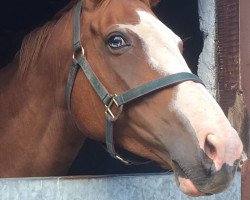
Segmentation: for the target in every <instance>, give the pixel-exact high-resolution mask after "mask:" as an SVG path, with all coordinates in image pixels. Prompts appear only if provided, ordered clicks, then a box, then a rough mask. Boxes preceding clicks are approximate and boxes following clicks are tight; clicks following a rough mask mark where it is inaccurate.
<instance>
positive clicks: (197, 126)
mask: <svg viewBox="0 0 250 200" xmlns="http://www.w3.org/2000/svg"><path fill="white" fill-rule="evenodd" d="M137 12H138V15H139V18H140V22H139V23H138V24H137V25H126V24H121V25H119V26H120V27H121V28H127V29H129V30H131V31H133V32H134V33H136V34H137V35H138V36H139V37H140V39H141V40H142V43H143V46H144V50H145V53H146V55H147V57H148V61H149V63H150V66H151V67H152V69H153V70H156V71H158V72H159V73H160V74H163V75H168V74H175V73H178V72H190V69H189V68H188V66H187V64H186V62H185V60H184V58H183V56H182V54H181V52H180V49H179V48H178V45H179V43H180V42H181V39H180V38H179V37H178V36H177V35H175V34H174V33H173V32H172V31H171V30H170V29H169V28H168V27H166V26H165V25H164V24H163V23H161V22H160V21H159V20H158V19H157V18H156V17H155V16H153V15H152V14H150V13H147V12H145V11H137ZM175 95H176V96H175V98H173V100H172V103H171V105H169V106H170V109H171V110H172V111H173V112H174V113H176V114H177V115H178V117H179V118H180V119H182V122H183V123H186V126H187V127H189V126H190V125H191V126H192V127H193V129H194V130H195V132H196V135H197V138H198V140H199V143H200V147H201V148H202V149H203V148H204V143H205V140H206V137H207V134H215V135H216V136H218V138H219V139H220V141H226V140H227V141H226V144H228V145H234V142H233V141H230V140H232V138H236V137H235V136H236V132H235V130H234V129H233V128H232V127H231V125H230V123H229V121H228V120H227V118H226V117H225V115H224V113H223V111H222V110H221V108H220V107H219V105H218V104H217V102H216V101H215V100H214V99H213V98H212V96H211V95H210V94H209V93H208V91H207V90H206V89H205V87H204V86H202V85H201V84H198V83H194V82H191V81H187V82H184V83H182V84H179V85H178V86H176V94H175ZM226 148H227V151H228V149H230V147H228V146H227V147H226ZM231 149H232V151H234V150H235V146H232V148H231ZM222 151H223V150H222ZM224 151H225V149H224ZM233 154H235V153H234V152H229V153H227V155H225V154H224V152H223V153H222V154H221V156H222V157H221V158H218V163H216V165H217V166H216V167H217V169H219V168H220V167H221V164H222V163H219V162H221V161H224V162H227V163H228V164H232V163H233V162H234V160H235V157H236V155H233ZM230 156H231V157H230Z"/></svg>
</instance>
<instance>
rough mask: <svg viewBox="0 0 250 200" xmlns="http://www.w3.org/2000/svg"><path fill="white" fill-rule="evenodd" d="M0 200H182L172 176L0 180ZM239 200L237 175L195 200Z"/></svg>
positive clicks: (238, 178)
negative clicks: (228, 184) (222, 189)
mask: <svg viewBox="0 0 250 200" xmlns="http://www.w3.org/2000/svg"><path fill="white" fill-rule="evenodd" d="M0 199H1V200H80V199H81V200H127V199H128V200H133V199H135V200H186V199H197V198H190V197H187V196H185V195H184V194H182V193H181V192H180V191H179V190H178V188H177V186H176V183H175V180H174V177H173V175H165V174H148V175H147V174H143V175H119V176H99V177H86V176H85V177H55V178H21V179H0ZM200 199H202V200H225V199H227V200H240V174H237V175H236V178H235V180H234V183H233V185H232V186H231V187H230V188H229V189H228V190H227V191H226V192H224V193H222V194H219V195H213V196H210V197H199V200H200Z"/></svg>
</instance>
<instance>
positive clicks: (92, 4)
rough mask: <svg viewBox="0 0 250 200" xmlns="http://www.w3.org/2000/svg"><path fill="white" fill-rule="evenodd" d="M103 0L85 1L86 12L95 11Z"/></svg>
mask: <svg viewBox="0 0 250 200" xmlns="http://www.w3.org/2000/svg"><path fill="white" fill-rule="evenodd" d="M101 1H102V0H85V1H84V3H83V7H84V8H85V9H86V10H94V9H95V8H96V7H97V5H98V4H99V3H100V2H101Z"/></svg>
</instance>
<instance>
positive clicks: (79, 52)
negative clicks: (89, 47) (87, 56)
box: [72, 46, 84, 59]
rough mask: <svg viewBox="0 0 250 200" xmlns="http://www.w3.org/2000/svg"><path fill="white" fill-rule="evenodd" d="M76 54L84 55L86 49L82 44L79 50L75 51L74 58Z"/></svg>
mask: <svg viewBox="0 0 250 200" xmlns="http://www.w3.org/2000/svg"><path fill="white" fill-rule="evenodd" d="M76 54H77V55H79V54H81V55H84V49H83V47H82V46H80V47H79V49H78V50H76V51H74V52H73V56H72V58H73V59H75V58H76Z"/></svg>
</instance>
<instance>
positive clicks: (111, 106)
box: [65, 0, 203, 165]
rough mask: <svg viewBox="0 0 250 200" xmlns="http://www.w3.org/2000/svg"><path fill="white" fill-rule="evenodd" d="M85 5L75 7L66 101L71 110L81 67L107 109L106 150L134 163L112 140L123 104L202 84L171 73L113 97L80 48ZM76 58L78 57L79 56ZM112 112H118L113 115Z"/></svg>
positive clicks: (127, 161)
mask: <svg viewBox="0 0 250 200" xmlns="http://www.w3.org/2000/svg"><path fill="white" fill-rule="evenodd" d="M82 5H83V1H82V0H79V1H78V3H77V5H76V7H75V14H74V35H73V50H74V52H73V61H72V67H71V70H70V73H69V76H68V80H67V85H66V95H65V96H66V101H67V106H68V109H69V111H70V110H71V109H70V108H71V92H72V88H73V85H74V81H75V78H76V74H77V71H78V69H79V66H80V67H81V69H82V70H83V72H84V74H85V75H86V77H87V79H88V80H89V81H90V83H91V85H92V87H93V88H94V90H95V91H96V93H97V94H98V95H99V97H100V99H101V100H102V102H103V103H104V106H105V108H106V111H105V119H106V146H107V151H108V152H109V153H110V155H111V156H112V157H114V158H116V159H118V160H120V161H122V162H123V163H125V164H127V165H129V164H135V163H134V162H132V161H130V160H128V159H125V158H123V157H122V156H120V155H119V154H118V153H117V152H116V151H115V148H114V139H113V124H114V122H115V121H116V120H117V119H118V118H119V116H120V114H121V113H122V109H123V105H125V104H126V103H128V102H130V101H132V100H135V99H137V98H139V97H142V96H145V95H148V94H150V93H152V92H156V91H159V90H161V89H163V88H167V87H171V86H174V85H177V84H180V83H182V82H184V81H194V82H198V83H201V84H203V83H202V81H201V80H200V79H199V77H198V76H196V75H194V74H192V73H187V72H181V73H177V74H172V75H169V76H166V77H163V78H160V79H157V80H154V81H151V82H149V83H146V84H144V85H141V86H138V87H136V88H133V89H130V90H128V91H126V92H124V93H122V94H120V95H116V94H114V95H111V94H110V93H109V92H108V91H107V90H106V88H105V87H104V86H103V85H102V83H101V82H100V81H99V80H98V78H97V76H96V75H95V73H94V72H93V71H92V69H91V67H90V65H89V64H88V62H87V60H86V58H85V56H84V49H83V47H82V45H81V41H80V15H81V12H82ZM76 55H77V56H76ZM113 110H116V112H115V113H114V112H113Z"/></svg>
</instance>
